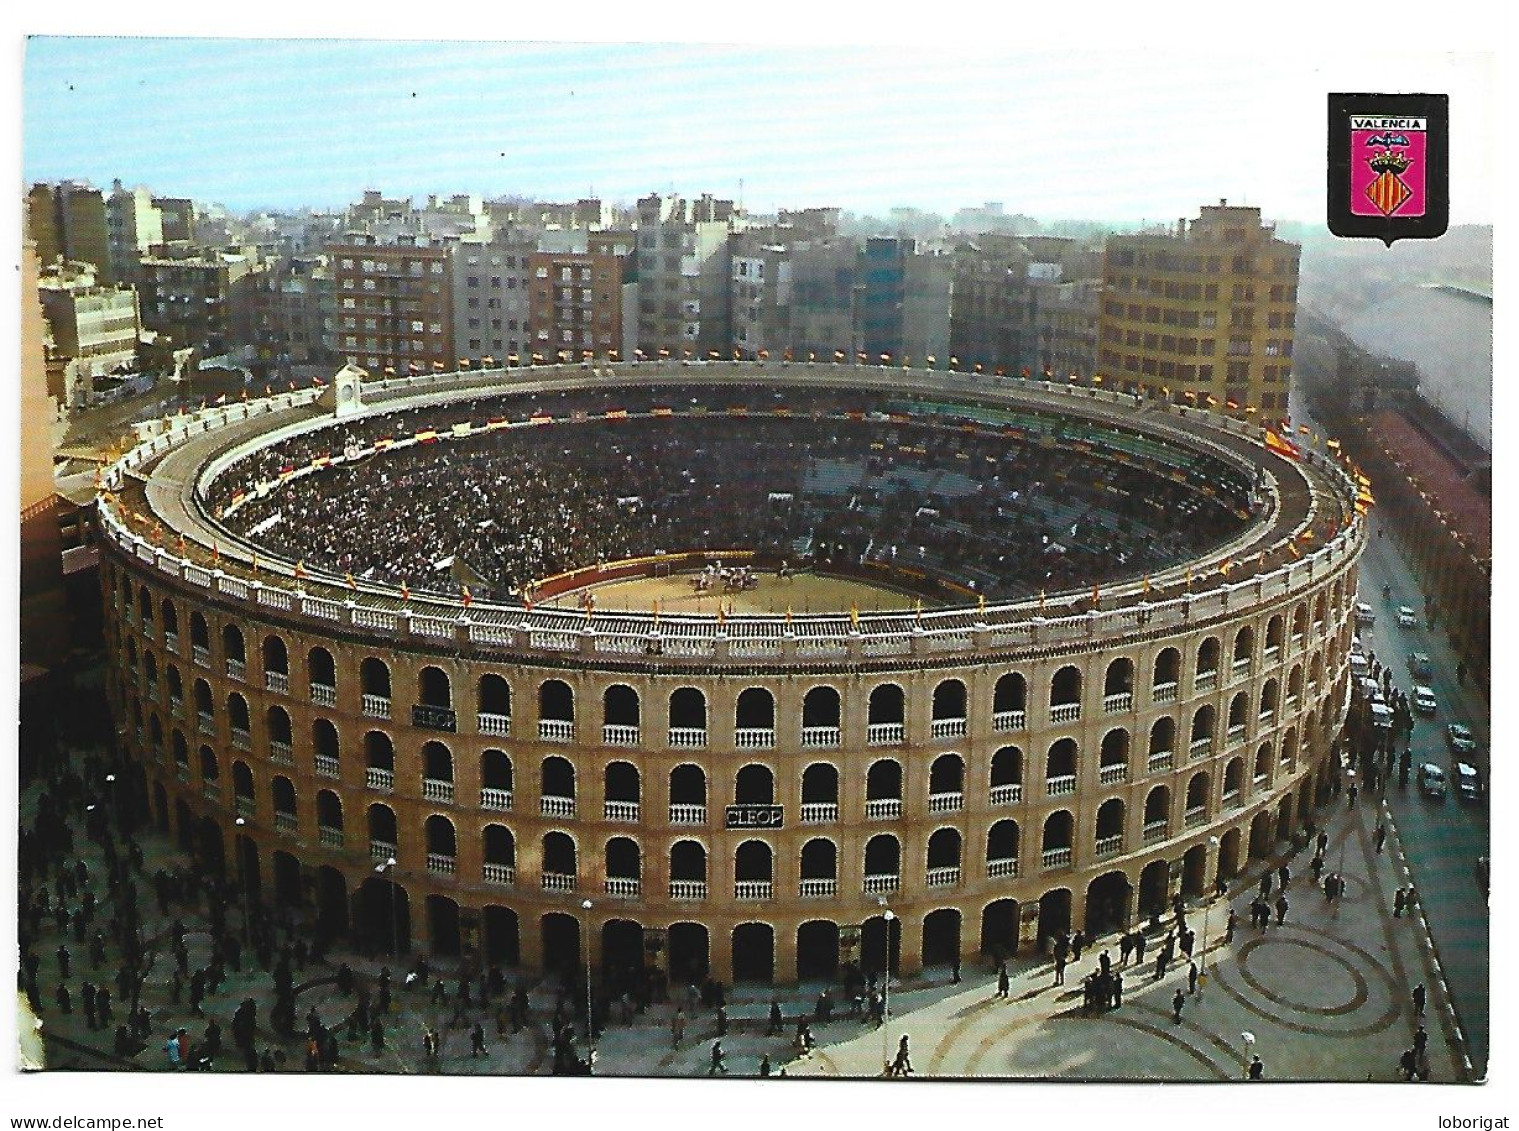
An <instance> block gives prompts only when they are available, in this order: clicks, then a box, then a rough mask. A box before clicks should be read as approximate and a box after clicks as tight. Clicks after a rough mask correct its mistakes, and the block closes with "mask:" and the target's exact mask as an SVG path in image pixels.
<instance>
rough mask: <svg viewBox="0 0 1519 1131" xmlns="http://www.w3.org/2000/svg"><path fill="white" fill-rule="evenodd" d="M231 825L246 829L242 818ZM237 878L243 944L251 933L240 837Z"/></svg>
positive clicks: (245, 865) (245, 861)
mask: <svg viewBox="0 0 1519 1131" xmlns="http://www.w3.org/2000/svg"><path fill="white" fill-rule="evenodd" d="M232 823H233V824H234V825H236V826H237V827H238V828H239V829H244V828H247V827H248V822H247V821H245V820H244V819H243V818H242V817H239V818H238V819H237V820H236V821H234V822H232ZM237 878H238V881H239V882H238V887H240V888H241V889H242V897H243V898H242V903H243V942H248V941H249V939H250V938H252V932H251V931H250V929H249V924H248V919H249V915H248V850H247V849H246V848H244V847H243V838H242V837H241V836H239V837H238V838H237Z"/></svg>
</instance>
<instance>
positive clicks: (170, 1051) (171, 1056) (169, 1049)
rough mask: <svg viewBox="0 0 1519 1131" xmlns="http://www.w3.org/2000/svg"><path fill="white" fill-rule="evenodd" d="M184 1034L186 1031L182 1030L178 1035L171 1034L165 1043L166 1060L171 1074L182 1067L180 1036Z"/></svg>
mask: <svg viewBox="0 0 1519 1131" xmlns="http://www.w3.org/2000/svg"><path fill="white" fill-rule="evenodd" d="M183 1032H184V1030H183V1029H181V1030H179V1032H177V1033H172V1034H170V1036H169V1039H168V1040H167V1041H165V1042H164V1059H165V1060H167V1061H168V1063H169V1070H170V1071H171V1072H172V1071H175V1070H176V1069H178V1068H179V1066H180V1059H179V1038H180V1034H182V1033H183Z"/></svg>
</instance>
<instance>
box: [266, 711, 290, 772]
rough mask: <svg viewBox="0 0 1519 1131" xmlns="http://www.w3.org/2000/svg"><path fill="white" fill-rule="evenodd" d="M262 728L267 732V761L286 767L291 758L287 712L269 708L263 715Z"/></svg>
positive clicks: (288, 715) (288, 716)
mask: <svg viewBox="0 0 1519 1131" xmlns="http://www.w3.org/2000/svg"><path fill="white" fill-rule="evenodd" d="M264 726H265V729H266V730H267V731H268V732H269V760H270V761H271V762H274V763H276V764H282V765H286V766H288V765H289V764H290V757H291V750H290V742H291V734H290V714H289V712H287V711H286V710H285V708H283V707H270V708H269V710H268V711H267V712H265V714H264Z"/></svg>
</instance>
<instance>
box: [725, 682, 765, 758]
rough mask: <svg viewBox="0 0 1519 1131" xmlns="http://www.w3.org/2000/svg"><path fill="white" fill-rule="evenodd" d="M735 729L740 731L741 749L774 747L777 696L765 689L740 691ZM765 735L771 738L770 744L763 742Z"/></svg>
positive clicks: (754, 688) (735, 712) (755, 688)
mask: <svg viewBox="0 0 1519 1131" xmlns="http://www.w3.org/2000/svg"><path fill="white" fill-rule="evenodd" d="M734 727H735V729H736V730H737V731H738V737H737V743H738V745H739V747H740V748H741V749H742V748H743V747H745V746H757V745H774V739H775V696H773V695H771V694H770V692H769V691H768V690H766V689H765V688H763V687H746V688H744V690H742V691H740V692H739V693H738V702H737V704H736V705H735V708H734ZM746 732H752V733H747V734H746ZM757 732H764V733H757ZM765 734H768V735H769V737H770V741H769V742H768V743H766V742H764V741H763V740H764V737H765Z"/></svg>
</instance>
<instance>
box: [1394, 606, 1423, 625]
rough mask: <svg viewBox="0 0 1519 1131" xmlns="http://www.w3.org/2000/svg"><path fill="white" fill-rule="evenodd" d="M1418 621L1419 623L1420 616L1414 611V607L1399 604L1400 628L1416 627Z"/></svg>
mask: <svg viewBox="0 0 1519 1131" xmlns="http://www.w3.org/2000/svg"><path fill="white" fill-rule="evenodd" d="M1418 623H1419V618H1418V616H1417V615H1416V614H1415V613H1414V611H1413V609H1412V608H1410V607H1409V606H1408V605H1399V606H1398V627H1399V628H1415V627H1417V626H1418Z"/></svg>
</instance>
